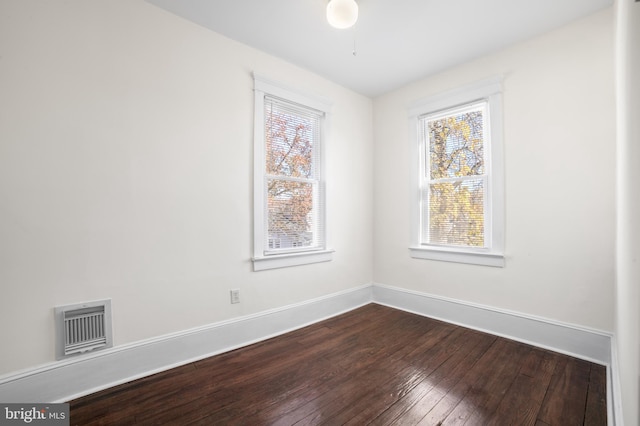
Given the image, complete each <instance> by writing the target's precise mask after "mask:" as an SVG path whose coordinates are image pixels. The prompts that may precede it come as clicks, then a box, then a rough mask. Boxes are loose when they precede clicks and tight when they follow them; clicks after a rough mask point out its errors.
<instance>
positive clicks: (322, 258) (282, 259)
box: [252, 250, 334, 271]
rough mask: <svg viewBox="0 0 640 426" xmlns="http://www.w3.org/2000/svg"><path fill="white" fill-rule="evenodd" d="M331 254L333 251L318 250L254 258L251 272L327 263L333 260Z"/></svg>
mask: <svg viewBox="0 0 640 426" xmlns="http://www.w3.org/2000/svg"><path fill="white" fill-rule="evenodd" d="M333 252H334V250H318V251H309V252H302V253H287V254H275V255H270V256H260V257H254V258H253V259H252V260H253V270H254V271H264V270H267V269H276V268H287V267H289V266H299V265H307V264H310V263H320V262H329V261H331V259H333Z"/></svg>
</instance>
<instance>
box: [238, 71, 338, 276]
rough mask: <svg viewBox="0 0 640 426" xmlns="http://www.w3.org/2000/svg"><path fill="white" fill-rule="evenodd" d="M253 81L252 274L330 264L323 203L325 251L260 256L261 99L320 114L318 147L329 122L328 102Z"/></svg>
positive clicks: (256, 76)
mask: <svg viewBox="0 0 640 426" xmlns="http://www.w3.org/2000/svg"><path fill="white" fill-rule="evenodd" d="M253 80H254V95H255V109H254V136H253V141H254V142H253V143H254V147H253V150H254V151H253V155H254V162H253V164H254V169H253V185H254V186H253V188H254V190H253V257H252V259H251V260H252V261H253V270H254V271H263V270H267V269H275V268H285V267H289V266H298V265H306V264H310V263H319V262H328V261H331V260H332V257H333V252H334V250H332V249H330V248H328V247H331V246H330V241H329V235H330V234H329V230H328V224H327V220H326V218H327V215H326V210H327V200H326V199H325V200H324V201H325V202H324V204H323V205H324V209H325V211H323V212H321V213H320V214H321V215H322V216H323V219H324V232H325V247H326V248H324V249H311V250H307V251H301V250H299V249H296V250H295V251H292V252H289V253H282V254H271V255H265V253H264V238H265V237H264V234H265V232H264V226H265V212H264V203H265V199H264V191H263V190H262V188H264V185H265V183H264V177H265V174H264V170H265V159H264V158H265V152H264V125H263V123H264V97H265V95H272V96H276V97H278V98H281V99H285V100H287V101H290V102H294V103H297V104H300V105H304V106H306V107H309V108H313V109H316V110H318V111H322V112H324V114H325V117H324V120H323V124H322V129H321V132H322V135H323V136H322V143H323V145H325V144H326V141H327V139H328V136H327V133H328V129H329V128H330V126H329V120H330V114H329V112H330V110H331V102H330V101H328V100H326V99H324V98H321V97H318V96H315V95H309V94H306V93H302V92H300V91H298V90H296V89H293V88H290V87H287V86H285V85H283V84H281V83H278V82H275V81H273V80H270V79H268V78H265V77H263V76H262V75H259V74H256V73H255V72H254V73H253ZM324 151H325V149H324V146H323V147H322V151H321V154H320V155H321V161H320V167H321V170H320V179H321V181H320V184H321V185H325V170H327V168H326V164H325V163H326V162H325V161H324V160H325V158H324Z"/></svg>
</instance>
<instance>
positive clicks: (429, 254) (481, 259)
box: [409, 247, 505, 268]
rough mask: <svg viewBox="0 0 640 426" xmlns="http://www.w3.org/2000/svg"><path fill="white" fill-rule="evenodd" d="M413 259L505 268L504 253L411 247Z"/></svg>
mask: <svg viewBox="0 0 640 426" xmlns="http://www.w3.org/2000/svg"><path fill="white" fill-rule="evenodd" d="M409 252H410V253H411V257H413V258H415V259H429V260H441V261H444V262H456V263H468V264H470V265H482V266H493V267H496V268H504V266H505V265H504V255H503V254H502V253H489V252H475V251H461V250H454V249H446V248H440V247H438V248H435V247H409Z"/></svg>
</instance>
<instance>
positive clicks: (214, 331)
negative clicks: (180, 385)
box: [0, 285, 371, 403]
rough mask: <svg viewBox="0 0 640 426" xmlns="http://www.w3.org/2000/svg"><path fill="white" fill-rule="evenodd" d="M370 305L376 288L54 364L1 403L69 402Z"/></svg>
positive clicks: (20, 377)
mask: <svg viewBox="0 0 640 426" xmlns="http://www.w3.org/2000/svg"><path fill="white" fill-rule="evenodd" d="M368 303H371V285H365V286H362V287H358V288H354V289H350V290H347V291H343V292H339V293H335V294H331V295H328V296H324V297H321V298H318V299H313V300H309V301H305V302H303V303H299V304H295V305H289V306H285V307H282V308H278V309H274V310H270V311H266V312H261V313H258V314H255V315H249V316H245V317H241V318H236V319H232V320H229V321H224V322H220V323H215V324H211V325H208V326H205V327H199V328H197V329H192V330H187V331H184V332H180V333H175V334H171V335H167V336H162V337H159V338H155V339H149V340H145V341H142V342H136V343H134V344H129V345H122V346H118V347H114V348H111V349H106V350H103V351H100V352H96V353H95V354H89V355H85V356H81V357H77V358H72V359H69V360H64V361H59V362H54V363H51V364H48V365H45V366H42V367H39V368H36V369H31V370H28V371H25V372H23V373H20V374H15V375H12V376H8V377H5V378H3V379H0V401H2V402H3V403H10V402H18V403H20V402H65V401H69V400H71V399H74V398H78V397H80V396H84V395H88V394H90V393H93V392H97V391H99V390H102V389H106V388H109V387H112V386H116V385H118V384H122V383H126V382H128V381H131V380H135V379H137V378H140V377H144V376H148V375H150V374H154V373H157V372H160V371H164V370H168V369H169V368H173V367H177V366H180V365H184V364H187V363H189V362H193V361H197V360H200V359H203V358H206V357H209V356H212V355H216V354H219V353H222V352H227V351H230V350H233V349H236V348H239V347H242V346H246V345H249V344H252V343H255V342H258V341H261V340H265V339H268V338H271V337H274V336H277V335H280V334H284V333H287V332H289V331H292V330H295V329H298V328H301V327H304V326H307V325H310V324H313V323H315V322H318V321H321V320H324V319H326V318H330V317H332V316H335V315H339V314H341V313H344V312H347V311H350V310H353V309H356V308H358V307H360V306H363V305H366V304H368Z"/></svg>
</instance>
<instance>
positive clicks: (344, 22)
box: [327, 0, 358, 29]
mask: <svg viewBox="0 0 640 426" xmlns="http://www.w3.org/2000/svg"><path fill="white" fill-rule="evenodd" d="M357 20H358V4H357V3H356V2H355V0H331V1H330V2H329V4H328V5H327V21H329V24H330V25H331V26H332V27H335V28H340V29H342V28H349V27H351V26H352V25H353V24H355V23H356V21H357Z"/></svg>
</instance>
